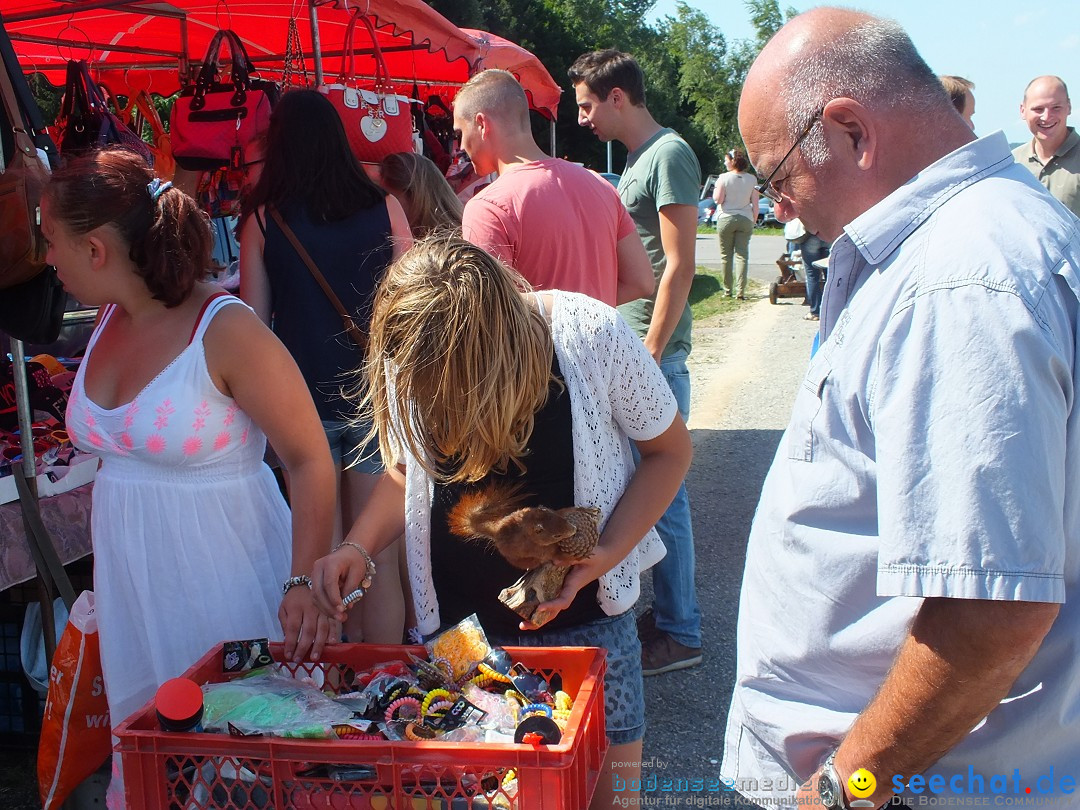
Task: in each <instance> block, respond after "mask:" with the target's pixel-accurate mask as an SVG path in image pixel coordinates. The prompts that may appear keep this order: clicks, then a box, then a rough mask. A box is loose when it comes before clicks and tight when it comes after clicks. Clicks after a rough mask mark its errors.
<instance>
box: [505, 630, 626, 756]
mask: <svg viewBox="0 0 1080 810" xmlns="http://www.w3.org/2000/svg"><path fill="white" fill-rule="evenodd" d="M488 640H489V641H490V642H491V643H492V644H495V645H498V646H508V647H603V648H604V649H606V650H607V676H606V677H605V678H604V713H605V714H606V715H607V717H606V723H607V736H608V739H609V740H611V744H612V745H624V744H625V743H632V742H637V741H638V740H640V739H642V738H643V737H644V736H645V682H644V679H643V678H642V675H641V641H640V640H639V639H638V634H637V622H636V621H635V619H634V611H633V610H628V611H626V612H625V613H622V614H620V615H618V616H605V617H604V618H602V619H597V620H596V621H594V622H589V623H588V624H579V625H577V626H576V627H568V628H565V629H563V630H551V631H548V632H545V631H544V630H538V631H536V632H533V633H522V634H519V635H515V636H509V637H489V638H488Z"/></svg>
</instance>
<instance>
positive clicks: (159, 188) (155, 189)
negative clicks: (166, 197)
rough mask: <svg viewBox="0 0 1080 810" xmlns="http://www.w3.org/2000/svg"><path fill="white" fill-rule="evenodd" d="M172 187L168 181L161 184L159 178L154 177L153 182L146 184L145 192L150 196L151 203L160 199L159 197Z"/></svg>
mask: <svg viewBox="0 0 1080 810" xmlns="http://www.w3.org/2000/svg"><path fill="white" fill-rule="evenodd" d="M172 187H173V184H172V183H171V182H170V181H168V180H166V181H165V182H164V183H163V182H161V178H160V177H155V178H154V179H153V180H151V181H150V182H149V183H147V184H146V190H147V192H149V194H150V200H151V202H157V201H158V200H159V199H160V198H161V195H162V194H164V193H165V192H166V191H168V190H169V189H170V188H172Z"/></svg>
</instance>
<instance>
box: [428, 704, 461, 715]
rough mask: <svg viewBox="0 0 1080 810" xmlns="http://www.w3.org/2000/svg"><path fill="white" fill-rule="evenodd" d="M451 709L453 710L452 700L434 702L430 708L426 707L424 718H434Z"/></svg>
mask: <svg viewBox="0 0 1080 810" xmlns="http://www.w3.org/2000/svg"><path fill="white" fill-rule="evenodd" d="M452 708H454V701H452V700H436V701H435V702H434V703H432V704H431V705H430V706H428V710H427V715H426V716H428V717H434V716H436V715H439V714H442V713H443V712H448V711H450V710H451V709H452Z"/></svg>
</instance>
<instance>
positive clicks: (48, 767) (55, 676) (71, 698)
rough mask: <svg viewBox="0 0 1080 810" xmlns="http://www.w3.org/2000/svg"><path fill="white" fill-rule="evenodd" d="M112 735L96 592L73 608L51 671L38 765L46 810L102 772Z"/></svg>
mask: <svg viewBox="0 0 1080 810" xmlns="http://www.w3.org/2000/svg"><path fill="white" fill-rule="evenodd" d="M111 734H112V732H111V729H110V725H109V703H108V700H107V699H106V697H105V687H104V683H103V682H102V678H101V656H100V654H99V652H98V632H97V617H96V616H95V615H94V592H93V591H83V592H82V593H81V594H79V598H78V599H76V600H75V604H74V605H73V606H72V608H71V615H70V616H69V617H68V623H67V626H66V627H65V628H64V634H63V635H62V636H61V637H60V641H59V643H57V645H56V653H55V654H54V655H53V660H52V666H50V667H49V696H48V698H47V699H46V701H45V719H44V720H42V723H41V742H40V743H39V744H38V762H37V768H38V790H39V791H40V793H41V803H42V805H43V807H44V810H53V808H57V807H59V806H60V805H61V804H62V803H63V802H64V799H66V798H67V797H68V794H70V793H71V791H73V790H74V789H75V788H76V787H78V785H79V783H80V782H82V781H83V780H84V779H85V778H86V777H88V776H89V775H90V774H92V773H93V772H94V771H96V770H97V769H98V767H99V766H100V765H101V763H103V762H104V761H105V758H106V757H107V756H108V755H109V750H110V748H111V746H112V740H111Z"/></svg>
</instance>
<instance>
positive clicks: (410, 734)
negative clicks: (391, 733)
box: [405, 722, 435, 742]
mask: <svg viewBox="0 0 1080 810" xmlns="http://www.w3.org/2000/svg"><path fill="white" fill-rule="evenodd" d="M405 737H406V738H407V739H410V740H412V741H413V742H423V741H424V740H434V739H435V729H433V728H430V727H428V726H425V725H424V724H423V723H415V722H413V723H409V725H407V726H405Z"/></svg>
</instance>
